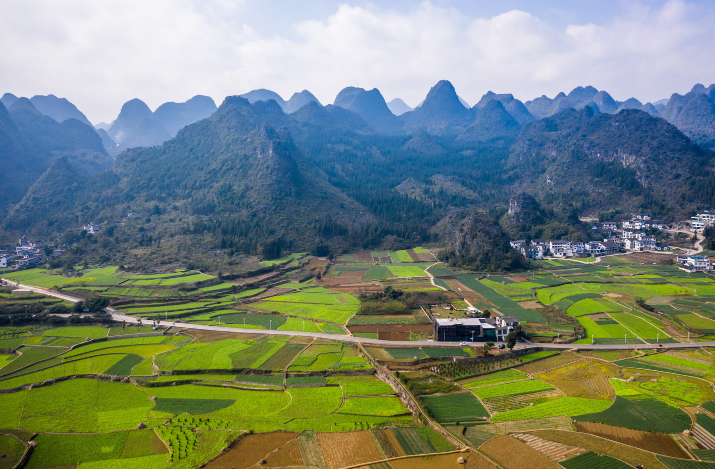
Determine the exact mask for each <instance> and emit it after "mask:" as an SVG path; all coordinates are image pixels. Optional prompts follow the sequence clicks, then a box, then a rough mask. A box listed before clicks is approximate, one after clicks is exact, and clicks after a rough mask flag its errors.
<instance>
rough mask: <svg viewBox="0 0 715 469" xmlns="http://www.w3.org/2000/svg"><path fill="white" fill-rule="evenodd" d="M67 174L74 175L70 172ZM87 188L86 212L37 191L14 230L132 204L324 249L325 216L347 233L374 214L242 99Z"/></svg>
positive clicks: (122, 161) (113, 212) (127, 156)
mask: <svg viewBox="0 0 715 469" xmlns="http://www.w3.org/2000/svg"><path fill="white" fill-rule="evenodd" d="M140 112H141V110H140ZM144 115H146V112H144ZM62 164H64V163H62ZM62 164H60V166H59V169H62V168H63V166H62ZM54 170H55V171H56V170H58V168H57V167H56V168H55V169H54ZM62 171H64V173H67V171H68V169H67V167H66V165H65V166H64V169H62ZM100 176H101V178H100ZM87 181H92V183H91V184H88V182H87ZM84 184H88V185H89V186H90V187H88V188H87V191H91V193H92V194H94V195H92V197H93V199H92V202H91V203H86V200H87V193H86V191H85V192H82V193H80V194H77V195H76V196H75V197H74V198H75V199H76V200H78V201H80V202H79V203H80V205H77V204H74V203H73V201H72V200H65V199H64V198H63V199H62V200H61V201H58V197H59V196H60V195H61V194H63V193H64V192H63V191H64V188H63V187H61V186H57V187H54V189H50V190H47V189H43V190H42V191H40V190H39V189H38V188H35V189H34V190H33V191H31V192H33V193H34V194H36V196H35V198H34V199H33V201H32V203H30V201H29V200H25V201H23V203H21V204H20V205H19V206H18V207H17V209H16V210H15V211H14V212H13V213H14V214H13V215H11V216H10V217H9V219H8V223H9V225H11V226H12V227H14V228H16V229H19V228H24V229H30V228H31V227H33V226H39V227H40V228H43V227H42V224H39V225H37V224H35V223H34V222H33V220H36V219H37V218H38V216H40V215H41V214H42V213H43V211H46V210H48V209H49V208H50V207H52V209H51V211H52V212H53V213H55V214H57V215H56V218H55V219H54V220H53V229H54V230H58V229H66V228H71V227H73V226H75V224H76V220H77V219H79V218H87V217H91V218H92V219H95V220H96V221H103V220H107V221H110V220H115V219H117V218H118V217H121V216H122V214H124V213H126V212H127V211H131V207H136V206H143V205H149V206H152V205H155V204H160V205H161V206H162V207H167V209H166V210H167V211H169V212H171V211H172V210H180V211H181V212H182V213H183V214H184V215H183V216H184V217H187V216H210V217H212V218H213V219H216V218H218V219H222V220H224V221H225V222H226V223H229V224H231V223H234V224H238V225H240V226H246V227H248V226H250V227H251V228H250V229H249V228H246V229H247V230H249V231H251V233H252V235H254V236H255V235H256V232H261V233H263V235H262V236H264V237H280V238H281V239H283V240H286V242H290V243H293V242H294V243H296V244H299V245H300V246H302V247H303V248H305V247H309V246H311V245H312V244H314V243H315V242H316V239H317V237H316V233H315V231H314V229H315V228H314V221H315V220H316V218H317V217H321V216H326V215H328V214H330V217H332V219H334V220H336V221H337V222H340V223H341V224H343V225H345V226H351V225H355V224H359V223H361V222H364V221H366V220H369V219H370V216H369V215H364V214H361V212H362V213H365V209H364V207H361V206H360V205H359V204H357V203H356V202H355V201H353V200H351V199H349V198H348V197H346V196H345V195H344V194H342V193H341V192H339V191H338V190H336V189H335V188H334V187H332V186H331V185H330V184H329V183H328V182H327V181H326V179H325V177H324V176H323V175H322V174H321V173H320V171H319V170H317V168H315V167H314V166H313V165H312V164H311V163H310V162H308V161H307V160H306V159H305V158H304V157H303V156H302V155H301V152H300V151H299V150H298V149H297V147H296V146H295V144H294V143H293V141H292V139H291V136H290V134H289V133H288V132H287V131H286V130H279V131H277V130H275V129H274V128H273V127H271V126H270V125H268V124H267V123H266V122H265V121H264V119H263V118H262V117H261V115H260V114H259V113H258V112H257V111H256V109H254V108H253V107H252V106H251V104H250V103H249V102H248V101H247V100H246V99H243V98H240V97H238V96H233V97H228V98H226V100H225V101H224V102H223V104H222V105H221V106H220V107H219V109H218V110H217V111H216V112H215V113H214V114H213V115H212V116H211V117H210V118H208V119H204V120H201V121H199V122H197V123H195V124H192V125H190V126H188V127H187V128H185V129H184V130H183V131H181V132H179V134H178V135H177V136H176V138H174V139H171V140H169V141H167V142H166V143H164V144H163V145H161V146H156V147H152V148H134V149H132V150H129V151H126V152H124V153H123V154H121V155H120V156H119V157H118V158H117V159H116V161H115V165H114V167H113V169H112V171H108V172H107V173H105V174H102V175H98V176H95V177H94V179H88V178H85V179H84ZM37 194H43V195H42V196H39V195H37ZM98 195H99V196H98ZM57 204H61V205H62V207H59V206H58V205H57ZM169 207H174V208H173V209H169ZM169 216H171V215H167V218H168V217H169ZM44 229H47V227H46V226H45V227H44ZM40 231H41V230H40ZM239 231H240V230H239ZM241 233H242V234H241ZM224 237H227V238H230V239H231V243H232V244H233V243H235V244H236V245H238V244H241V243H243V244H242V245H245V243H248V246H249V248H250V246H251V241H250V239H249V240H247V237H248V233H247V232H234V233H226V234H225V235H224Z"/></svg>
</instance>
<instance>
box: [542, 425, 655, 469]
mask: <svg viewBox="0 0 715 469" xmlns="http://www.w3.org/2000/svg"><path fill="white" fill-rule="evenodd" d="M533 434H534V435H536V436H538V437H540V438H543V439H545V440H550V441H556V442H558V443H563V444H565V445H571V446H578V447H580V448H584V449H587V450H589V451H593V452H594V453H598V454H605V455H608V456H611V457H613V458H616V459H620V460H621V461H623V462H625V463H626V464H630V465H631V466H633V467H635V466H636V465H637V464H642V465H643V467H647V468H648V469H667V468H666V466H665V465H664V464H663V463H662V462H660V461H658V459H657V458H656V457H655V455H654V454H652V453H649V452H647V451H643V450H642V449H640V448H634V447H632V446H628V445H624V444H622V443H617V442H615V441H611V440H604V439H603V438H599V437H597V436H593V435H589V434H586V433H581V432H564V431H558V430H541V431H535V432H533Z"/></svg>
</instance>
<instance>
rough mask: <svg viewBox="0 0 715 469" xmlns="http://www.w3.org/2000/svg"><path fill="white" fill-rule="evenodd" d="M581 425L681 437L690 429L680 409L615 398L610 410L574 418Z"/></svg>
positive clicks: (652, 400)
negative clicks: (669, 434) (614, 427)
mask: <svg viewBox="0 0 715 469" xmlns="http://www.w3.org/2000/svg"><path fill="white" fill-rule="evenodd" d="M574 419H575V420H576V421H578V422H594V423H602V424H605V425H613V426H616V427H625V428H630V429H632V430H641V431H646V432H660V433H679V432H682V431H683V430H687V429H689V428H690V424H691V422H690V417H689V416H688V414H686V413H685V412H683V411H682V410H680V409H679V408H677V407H672V406H669V405H668V404H665V403H664V402H661V401H657V400H655V399H638V400H629V399H626V398H624V397H621V396H616V401H615V402H614V403H613V405H612V406H610V407H609V408H608V409H606V410H604V411H601V412H597V413H591V414H582V415H579V416H575V417H574Z"/></svg>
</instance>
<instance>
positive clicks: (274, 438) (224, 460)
mask: <svg viewBox="0 0 715 469" xmlns="http://www.w3.org/2000/svg"><path fill="white" fill-rule="evenodd" d="M297 436H298V433H293V432H272V433H258V434H252V435H248V436H245V437H243V438H242V439H241V440H240V441H239V442H238V443H236V444H235V445H233V447H232V448H231V449H229V450H228V451H227V452H226V453H224V454H222V455H221V456H219V457H218V458H216V459H214V460H213V461H211V462H210V463H208V464H207V465H206V467H207V468H210V469H231V468H236V469H245V468H248V467H251V466H255V465H257V464H258V462H259V461H260V460H261V459H265V458H266V456H267V455H268V453H271V452H272V451H274V450H276V449H278V448H280V447H282V446H284V445H285V444H286V443H288V442H290V441H291V440H293V441H295V438H296V437H297ZM298 454H300V451H298ZM302 464H303V458H301V459H300V464H298V465H302Z"/></svg>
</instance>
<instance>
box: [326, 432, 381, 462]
mask: <svg viewBox="0 0 715 469" xmlns="http://www.w3.org/2000/svg"><path fill="white" fill-rule="evenodd" d="M318 441H320V448H321V450H322V452H323V458H324V460H325V464H326V467H327V469H338V468H340V467H345V466H351V465H354V464H360V463H367V462H371V461H379V460H381V459H383V457H382V454H381V453H380V450H379V449H378V448H377V445H376V444H375V440H374V439H373V437H372V435H371V434H370V432H369V431H367V430H363V431H357V432H345V433H319V434H318Z"/></svg>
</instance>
